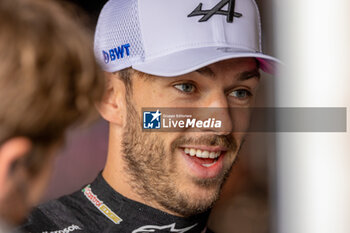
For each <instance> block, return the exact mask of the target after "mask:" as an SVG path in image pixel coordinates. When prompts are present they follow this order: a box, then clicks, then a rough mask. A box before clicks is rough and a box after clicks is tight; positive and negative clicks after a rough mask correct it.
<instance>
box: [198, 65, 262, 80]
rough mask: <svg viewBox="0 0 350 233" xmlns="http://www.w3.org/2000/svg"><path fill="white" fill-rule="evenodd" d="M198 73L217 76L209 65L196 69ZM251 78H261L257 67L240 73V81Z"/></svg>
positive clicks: (212, 76)
mask: <svg viewBox="0 0 350 233" xmlns="http://www.w3.org/2000/svg"><path fill="white" fill-rule="evenodd" d="M196 71H197V72H198V73H200V74H203V75H204V76H208V77H210V78H215V73H214V72H213V70H212V69H210V68H209V67H207V66H206V67H203V68H200V69H198V70H196ZM251 78H257V79H260V72H259V69H258V68H255V69H253V70H250V71H244V72H242V73H240V74H238V81H245V80H248V79H251Z"/></svg>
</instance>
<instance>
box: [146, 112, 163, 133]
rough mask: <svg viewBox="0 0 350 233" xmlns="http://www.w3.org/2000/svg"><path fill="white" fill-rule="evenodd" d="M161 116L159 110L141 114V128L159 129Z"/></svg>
mask: <svg viewBox="0 0 350 233" xmlns="http://www.w3.org/2000/svg"><path fill="white" fill-rule="evenodd" d="M161 115H162V113H161V112H159V110H157V111H156V112H143V128H144V129H160V127H161Z"/></svg>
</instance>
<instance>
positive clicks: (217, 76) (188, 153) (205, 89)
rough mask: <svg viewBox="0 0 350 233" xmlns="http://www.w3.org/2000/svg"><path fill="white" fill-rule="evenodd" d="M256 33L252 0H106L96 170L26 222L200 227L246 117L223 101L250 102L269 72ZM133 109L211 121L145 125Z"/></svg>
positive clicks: (98, 41)
mask: <svg viewBox="0 0 350 233" xmlns="http://www.w3.org/2000/svg"><path fill="white" fill-rule="evenodd" d="M260 34H261V32H260V19H259V12H258V9H257V6H256V4H255V2H254V1H253V0H236V1H233V0H222V1H220V0H216V1H212V0H195V1H188V0H176V1H175V0H169V1H164V0H152V1H141V0H138V1H137V0H125V1H122V0H110V1H109V2H107V4H106V5H105V6H104V8H103V10H102V12H101V14H100V17H99V21H98V24H97V29H96V34H95V54H96V56H97V59H98V60H99V61H100V63H101V65H102V67H103V69H104V70H105V71H106V79H107V82H108V85H107V89H106V92H105V95H104V99H103V101H102V102H101V103H100V105H99V112H100V114H101V115H102V117H103V118H104V119H106V120H107V121H108V122H109V123H110V134H109V148H108V158H107V163H106V166H105V169H104V170H103V172H102V173H101V174H100V175H99V176H98V177H97V179H96V180H95V181H94V182H92V183H91V184H89V185H87V186H85V187H84V188H83V189H82V190H80V191H78V192H76V193H74V194H72V195H68V196H64V197H62V198H60V199H59V200H54V201H51V202H49V203H47V204H44V205H42V206H40V207H39V208H37V209H36V210H35V211H34V212H33V214H32V216H31V218H30V219H29V222H28V224H27V226H26V229H27V230H29V231H31V232H50V231H51V232H52V231H58V230H62V231H64V230H66V232H75V231H77V232H78V231H83V232H98V233H100V232H134V233H136V232H210V230H209V229H207V228H206V222H207V218H208V215H209V210H210V208H211V207H212V205H213V204H214V202H215V201H216V200H217V198H218V196H219V193H220V189H221V186H222V184H223V182H224V180H225V177H226V176H227V174H228V173H229V171H230V169H231V168H232V166H233V163H234V161H235V159H236V157H237V154H238V153H239V150H240V148H241V146H242V144H243V141H244V136H245V134H244V130H246V129H247V128H248V125H249V111H248V112H247V111H239V110H237V111H235V110H234V108H240V109H241V108H242V109H249V107H252V106H254V100H255V97H256V91H257V87H258V84H259V79H260V74H259V69H262V70H263V71H266V72H272V71H273V68H274V64H275V61H276V60H275V59H274V58H272V57H269V56H267V55H264V54H263V53H262V52H261V45H260ZM144 108H152V109H154V112H152V114H153V115H152V116H151V119H150V121H151V122H154V121H158V120H160V119H161V117H162V115H160V114H161V113H163V114H164V112H163V111H159V109H163V108H166V109H171V110H173V111H176V110H179V111H180V112H181V113H185V114H189V115H191V114H194V115H196V114H199V115H201V116H202V115H203V113H204V115H207V116H210V117H212V118H210V119H214V118H215V119H220V121H221V122H222V125H221V127H220V128H219V129H217V128H213V127H207V128H203V127H202V128H201V127H198V128H197V129H196V130H188V129H185V130H174V131H172V132H169V131H166V130H164V128H163V129H162V130H161V129H159V131H157V129H151V130H148V129H145V126H142V125H143V124H142V122H143V121H144V120H145V119H144V114H145V111H144ZM186 109H188V110H189V109H192V111H189V112H186ZM213 109H216V111H213ZM150 113H151V112H150ZM169 115H171V114H169ZM163 117H165V114H164V115H163ZM150 125H152V124H150ZM199 125H200V124H199ZM146 126H147V125H146ZM146 128H147V127H146ZM72 226H75V228H73V227H72ZM69 227H70V228H69Z"/></svg>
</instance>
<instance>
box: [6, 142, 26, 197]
mask: <svg viewBox="0 0 350 233" xmlns="http://www.w3.org/2000/svg"><path fill="white" fill-rule="evenodd" d="M31 149H32V143H31V142H30V140H29V139H27V138H25V137H16V138H12V139H9V140H7V141H5V142H4V143H3V144H1V145H0V187H7V185H6V182H7V181H9V179H8V178H9V174H10V172H11V168H12V167H13V165H14V164H15V163H16V161H17V160H19V159H20V158H22V157H23V156H26V155H27V154H28V153H29V152H30V150H31ZM0 196H1V192H0Z"/></svg>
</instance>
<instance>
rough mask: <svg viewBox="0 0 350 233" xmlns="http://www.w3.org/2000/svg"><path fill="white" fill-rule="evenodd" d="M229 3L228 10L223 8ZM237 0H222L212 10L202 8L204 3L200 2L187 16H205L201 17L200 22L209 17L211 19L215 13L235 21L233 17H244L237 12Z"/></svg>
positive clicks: (229, 21)
mask: <svg viewBox="0 0 350 233" xmlns="http://www.w3.org/2000/svg"><path fill="white" fill-rule="evenodd" d="M227 4H228V10H227V11H225V10H222V8H223V7H224V6H226V5H227ZM235 4H236V1H235V0H222V1H220V2H219V3H218V4H216V5H215V6H214V7H213V8H212V9H210V10H202V6H203V3H200V4H199V5H198V6H197V7H196V9H194V10H193V11H192V12H191V14H189V15H188V16H187V17H192V16H203V17H202V18H201V19H199V21H198V22H205V21H207V20H208V19H210V18H211V17H212V16H213V15H226V21H227V22H228V23H233V18H234V17H236V18H240V17H242V14H241V13H238V12H235Z"/></svg>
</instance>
